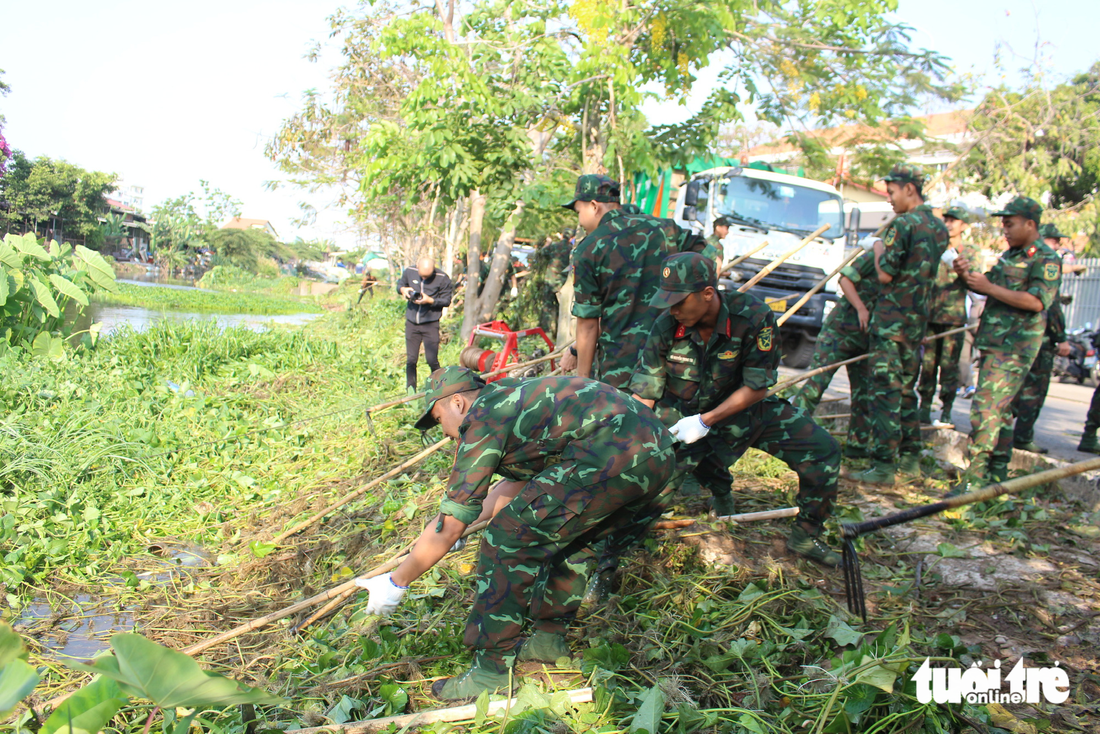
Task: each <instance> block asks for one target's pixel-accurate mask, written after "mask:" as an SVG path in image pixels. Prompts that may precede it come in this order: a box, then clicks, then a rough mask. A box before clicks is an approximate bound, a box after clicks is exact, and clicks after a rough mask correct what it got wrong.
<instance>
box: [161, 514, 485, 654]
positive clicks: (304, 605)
mask: <svg viewBox="0 0 1100 734" xmlns="http://www.w3.org/2000/svg"><path fill="white" fill-rule="evenodd" d="M488 524H489V522H488V521H486V522H479V523H475V524H474V525H470V526H469V527H468V528H466V531H465V532H464V533H462V537H463V538H465V537H467V536H469V535H473V534H474V533H476V532H478V531H479V530H482V529H484V528H485V526H486V525H488ZM412 546H413V544H412V543H410V544H409V545H408V546H407V547H406V548H405V550H403V551H401V552H400V553H398V554H397V555H396V556H394V557H393V558H391V559H390V560H388V561H386V562H385V563H383V564H382V565H381V566H376V567H375V568H372V569H371V570H370V571H367V572H366V573H364V574H360V575H359V576H357V577H356V578H366V579H369V578H374V577H375V576H379V575H381V574H384V573H389V572H390V571H392V570H393V569H395V568H397V566H398V565H400V563H401V561H403V560H405V556H407V555H408V554H409V550H410V549H411V548H412ZM357 588H358V587H356V585H355V579H351V580H349V581H345V582H343V583H342V584H337V585H336V586H333V587H332V588H331V589H328V590H327V591H322V592H321V593H320V594H315V595H313V596H311V597H309V598H308V599H303V600H302V601H300V602H296V603H294V604H291V605H290V606H289V607H284V608H283V609H280V610H279V611H277V612H272V613H271V614H265V615H264V616H262V617H257V618H256V619H253V620H250V621H248V622H245V623H244V624H242V625H240V626H238V627H234V628H233V629H231V630H228V631H227V632H222V633H221V634H220V635H215V636H214V637H211V638H210V639H208V640H203V641H202V642H196V643H195V644H194V645H190V646H189V647H185V648H183V650H181V652H183V653H184V654H185V655H197V654H198V653H200V652H202V651H203V650H207V649H209V648H211V647H213V646H214V645H218V644H221V643H223V642H226V641H228V640H232V639H233V638H235V637H240V636H241V635H243V634H245V633H248V632H252V631H254V630H258V629H260V628H261V627H266V626H267V625H269V624H271V623H272V622H277V621H278V620H280V619H283V618H284V617H289V616H290V615H292V614H297V613H298V612H301V611H303V610H306V609H309V608H310V607H312V606H314V605H316V604H320V603H321V602H326V601H328V600H330V599H336V598H339V597H340V596H341V595H343V594H344V593H345V592H347V591H351V592H352V593H354V592H355V590H356V589H357Z"/></svg>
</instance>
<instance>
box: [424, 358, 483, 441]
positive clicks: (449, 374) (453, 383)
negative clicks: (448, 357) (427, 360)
mask: <svg viewBox="0 0 1100 734" xmlns="http://www.w3.org/2000/svg"><path fill="white" fill-rule="evenodd" d="M483 387H485V380H483V379H481V375H479V374H477V373H476V372H472V371H471V370H468V369H466V368H465V367H444V368H442V369H438V370H436V371H435V372H433V373H432V374H431V376H429V377H428V384H427V385H426V386H425V388H424V413H423V414H422V415H421V416H420V418H419V419H417V421H416V423H415V424H414V425H415V426H416V427H417V428H419V429H420V430H421V431H426V430H428V429H429V428H431V427H432V426H434V425H435V424H436V420H435V418H433V417H432V408H433V407H435V401H437V400H439V399H440V398H445V397H448V396H449V395H454V394H455V393H456V392H466V391H467V390H480V389H481V388H483Z"/></svg>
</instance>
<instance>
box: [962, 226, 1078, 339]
mask: <svg viewBox="0 0 1100 734" xmlns="http://www.w3.org/2000/svg"><path fill="white" fill-rule="evenodd" d="M985 275H986V277H987V278H989V282H991V283H993V284H994V285H999V286H1003V287H1005V288H1008V289H1009V290H1014V291H1022V292H1027V293H1030V294H1031V295H1033V296H1035V297H1036V298H1038V299H1039V301H1040V302H1041V303H1042V304H1043V311H1025V310H1023V309H1020V308H1015V307H1013V306H1009V305H1008V304H1007V303H1004V302H1003V301H998V300H997V299H996V298H994V297H993V296H989V297H988V298H986V300H985V311H983V312H982V322H981V325H980V326H978V333H977V334H976V335H975V337H974V346H975V347H977V348H978V349H980V350H982V351H983V352H985V351H990V352H1009V351H1021V350H1024V349H1035V350H1036V351H1037V350H1038V348H1039V345H1040V344H1041V343H1042V341H1043V334H1044V333H1045V332H1046V326H1047V325H1046V309H1048V308H1050V306H1051V304H1052V303H1054V301H1055V300H1056V298H1057V295H1058V288H1059V287H1060V286H1061V285H1062V258H1060V257H1058V254H1057V253H1056V252H1054V250H1052V249H1050V248H1049V247H1047V246H1046V245H1045V244H1044V243H1043V241H1042V240H1036V241H1035V243H1034V244H1031V245H1028V246H1027V247H1010V248H1009V249H1008V250H1006V251H1005V252H1004V253H1003V254H1002V255H1001V257H1000V259H999V260H997V262H996V264H994V265H993V267H992V268H990V269H989V272H987V273H986V274H985Z"/></svg>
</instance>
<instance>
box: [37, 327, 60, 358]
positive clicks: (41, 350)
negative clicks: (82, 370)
mask: <svg viewBox="0 0 1100 734" xmlns="http://www.w3.org/2000/svg"><path fill="white" fill-rule="evenodd" d="M31 354H33V355H34V356H36V357H46V358H47V359H50V360H52V361H54V362H63V361H65V340H64V339H62V338H61V337H59V336H51V335H50V333H49V332H47V331H43V332H41V333H40V334H39V335H38V336H36V337H35V338H34V341H33V342H32V343H31Z"/></svg>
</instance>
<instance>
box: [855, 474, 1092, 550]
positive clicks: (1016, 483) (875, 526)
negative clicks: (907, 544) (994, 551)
mask: <svg viewBox="0 0 1100 734" xmlns="http://www.w3.org/2000/svg"><path fill="white" fill-rule="evenodd" d="M1093 469H1100V457H1097V458H1095V459H1088V460H1087V461H1080V462H1077V463H1076V464H1070V465H1069V466H1062V467H1058V468H1057V469H1048V470H1046V471H1041V472H1038V473H1036V474H1029V475H1028V476H1026V477H1017V478H1016V479H1009V480H1008V481H1007V482H998V483H996V484H990V485H988V486H985V487H982V488H981V489H978V490H975V491H973V492H967V493H966V494H960V495H959V496H957V497H949V498H947V499H945V500H941V501H939V502H932V503H930V504H927V505H921V506H919V507H912V508H910V509H908V510H903V511H901V512H895V513H894V514H892V515H886V516H885V517H876V518H875V519H873V520H865V521H864V522H859V523H845V524H843V525H841V526H840V534H841V537H843V538H849V539H850V538H858V537H859V536H860V535H863V534H864V533H869V532H871V531H874V530H880V529H882V528H886V527H890V526H891V525H900V524H901V523H904V522H909V521H910V520H917V519H919V518H922V517H928V516H929V515H935V514H937V513H940V512H943V511H944V510H952V509H955V508H956V507H962V506H963V505H969V504H972V503H974V502H984V501H986V500H991V499H996V498H997V497H1000V496H1001V495H1002V494H1008V493H1009V492H1020V491H1022V490H1025V489H1031V488H1032V487H1037V486H1039V485H1040V484H1048V483H1050V482H1056V481H1058V480H1059V479H1065V478H1066V477H1072V476H1074V475H1076V474H1083V473H1084V472H1087V471H1091V470H1093Z"/></svg>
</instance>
